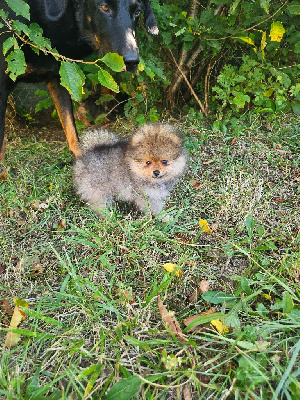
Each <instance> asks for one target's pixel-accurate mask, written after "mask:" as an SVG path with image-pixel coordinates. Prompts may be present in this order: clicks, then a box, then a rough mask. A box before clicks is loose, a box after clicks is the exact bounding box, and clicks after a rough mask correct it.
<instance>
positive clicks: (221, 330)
mask: <svg viewBox="0 0 300 400" xmlns="http://www.w3.org/2000/svg"><path fill="white" fill-rule="evenodd" d="M210 323H211V324H212V326H214V327H215V328H216V330H217V331H218V332H219V333H220V334H221V335H224V334H225V333H228V332H229V329H228V328H227V326H226V325H225V324H224V322H223V321H221V320H220V319H213V320H211V321H210Z"/></svg>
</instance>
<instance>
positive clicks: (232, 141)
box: [229, 137, 237, 146]
mask: <svg viewBox="0 0 300 400" xmlns="http://www.w3.org/2000/svg"><path fill="white" fill-rule="evenodd" d="M236 141H237V138H236V137H234V138H233V139H232V140H231V141H230V142H229V146H232V145H233V144H234V143H235V142H236Z"/></svg>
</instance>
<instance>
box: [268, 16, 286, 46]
mask: <svg viewBox="0 0 300 400" xmlns="http://www.w3.org/2000/svg"><path fill="white" fill-rule="evenodd" d="M284 32H285V29H284V27H283V25H282V22H281V21H275V22H273V23H272V25H271V30H270V38H271V41H272V42H281V39H282V37H283V34H284Z"/></svg>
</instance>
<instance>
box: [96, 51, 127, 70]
mask: <svg viewBox="0 0 300 400" xmlns="http://www.w3.org/2000/svg"><path fill="white" fill-rule="evenodd" d="M101 61H102V62H104V64H106V65H107V66H108V67H109V68H110V69H112V70H113V71H115V72H121V71H124V68H125V64H124V59H123V57H122V56H120V55H119V54H116V53H107V54H105V56H104V57H102V58H101Z"/></svg>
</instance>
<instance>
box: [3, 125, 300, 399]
mask: <svg viewBox="0 0 300 400" xmlns="http://www.w3.org/2000/svg"><path fill="white" fill-rule="evenodd" d="M181 129H182V130H183V132H184V133H185V135H186V146H187V148H188V150H189V153H190V163H189V169H188V171H187V173H186V175H185V176H184V177H183V179H182V180H181V182H180V183H179V185H178V186H177V188H176V190H175V192H173V193H172V195H171V197H170V198H169V200H168V212H169V213H170V214H171V215H172V216H173V218H172V219H171V220H170V222H168V223H163V222H161V221H160V220H159V219H152V220H148V219H145V218H143V217H142V216H141V215H139V214H138V213H136V212H135V211H134V210H133V209H132V208H130V207H129V206H128V205H123V204H121V205H117V206H116V209H115V210H114V212H112V213H111V214H110V215H108V216H107V218H105V219H104V220H101V221H99V220H98V219H97V217H96V215H95V214H93V212H92V211H91V210H90V209H88V208H87V207H86V206H85V205H84V204H83V203H82V202H80V200H79V199H78V198H77V196H76V194H75V191H74V187H73V184H72V173H71V165H72V157H71V155H70V154H69V153H68V151H66V149H65V143H64V142H61V141H57V140H56V141H54V140H52V141H51V140H48V141H47V142H46V141H45V140H43V139H42V138H40V137H37V136H32V135H29V136H28V137H26V138H24V137H22V140H21V139H20V138H18V136H17V135H16V133H15V132H14V131H13V130H11V132H10V134H9V142H8V146H7V158H6V167H7V171H8V179H7V180H5V181H1V182H0V201H1V203H0V204H1V212H0V296H1V297H0V300H1V301H3V300H4V299H8V300H9V302H10V305H11V307H12V308H13V307H14V303H13V298H14V297H17V298H20V299H23V300H26V301H27V302H28V304H29V308H28V310H25V312H26V314H27V315H26V319H25V321H23V322H22V324H21V325H20V327H19V332H20V333H22V336H21V340H20V342H19V344H18V345H17V346H15V347H12V348H10V349H5V348H3V346H2V350H1V361H0V399H9V400H12V399H18V400H29V399H35V400H40V399H52V400H54V399H71V400H74V399H83V398H87V399H100V398H107V399H147V400H148V399H166V400H167V399H181V398H182V399H184V400H187V399H189V396H190V397H191V398H192V399H205V400H206V399H216V400H217V399H218V400H219V399H240V400H242V399H291V400H296V399H298V398H299V397H300V383H299V375H300V369H299V361H300V308H299V306H300V296H299V281H300V275H299V269H300V265H299V264H300V263H299V254H300V251H299V247H300V246H299V244H300V235H299V218H300V201H299V196H300V181H299V159H300V156H299V154H300V152H299V142H300V140H299V139H300V126H299V122H297V121H296V120H293V119H292V118H290V117H288V118H285V119H284V118H283V119H282V120H278V119H277V120H274V121H272V124H270V122H268V123H266V122H264V121H259V120H255V121H253V122H252V123H251V124H246V123H243V121H241V122H240V125H239V130H236V131H235V132H227V133H222V132H213V131H211V130H210V129H208V128H205V127H204V126H202V125H200V124H194V125H191V123H187V122H184V121H183V122H182V123H181ZM233 137H236V139H237V140H236V141H235V142H234V143H232V139H233ZM192 180H198V181H199V186H198V187H195V186H193V185H192V184H191V182H192ZM200 218H203V219H206V220H207V221H208V223H209V225H210V226H211V228H212V231H213V232H212V233H211V234H209V233H201V230H200V228H199V225H198V221H199V219H200ZM166 262H172V263H176V264H178V265H179V266H180V268H181V270H182V271H183V275H182V276H181V277H177V276H175V275H174V274H170V273H168V272H166V271H165V270H164V268H163V264H164V263H166ZM202 279H206V280H207V281H208V282H209V284H210V291H209V292H208V293H205V294H203V295H202V296H201V295H199V296H197V298H196V299H195V298H194V299H193V300H191V298H190V295H191V294H192V293H193V292H194V291H195V289H196V288H197V287H198V286H199V284H200V282H201V280H202ZM225 294H226V296H225ZM158 295H160V297H161V299H162V300H163V303H164V304H165V306H166V307H167V309H168V310H169V311H173V312H174V314H175V315H176V318H177V320H178V322H179V324H180V326H181V329H182V330H183V332H184V334H185V336H184V339H183V340H180V338H179V337H178V336H177V335H175V334H174V333H172V332H171V331H170V330H169V329H168V328H167V327H166V325H165V324H164V322H163V321H162V317H161V315H160V312H159V310H158V304H157V296H158ZM2 304H3V303H2ZM211 307H215V308H216V313H218V314H220V313H221V314H225V316H224V317H222V318H223V322H224V323H225V324H226V326H227V327H228V328H229V332H228V333H226V334H224V335H222V334H219V333H218V332H217V331H216V330H215V329H214V328H213V326H212V325H211V324H210V323H209V322H207V321H206V323H205V324H200V325H199V324H198V325H197V327H196V329H194V331H192V332H190V331H186V329H185V325H184V323H183V320H184V319H185V318H186V317H188V316H191V315H196V314H199V313H201V312H204V311H207V310H208V309H210V308H211ZM10 319H11V316H10V315H9V310H8V309H7V306H4V305H3V306H2V309H1V331H0V340H1V343H4V340H5V335H6V331H7V328H8V326H9V322H10Z"/></svg>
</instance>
